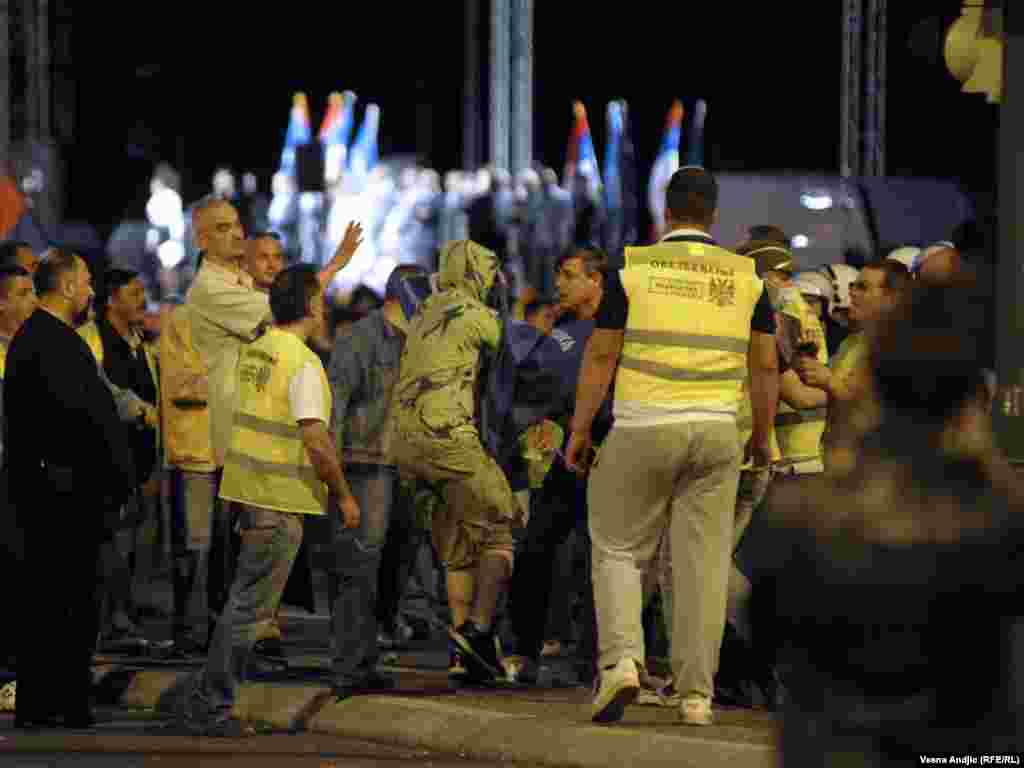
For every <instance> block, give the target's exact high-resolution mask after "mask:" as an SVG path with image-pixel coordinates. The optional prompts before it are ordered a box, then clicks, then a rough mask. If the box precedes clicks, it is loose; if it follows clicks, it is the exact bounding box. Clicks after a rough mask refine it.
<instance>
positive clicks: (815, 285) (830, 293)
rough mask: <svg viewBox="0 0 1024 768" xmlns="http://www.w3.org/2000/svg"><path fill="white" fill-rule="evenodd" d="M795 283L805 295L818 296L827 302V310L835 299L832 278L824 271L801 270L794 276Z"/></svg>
mask: <svg viewBox="0 0 1024 768" xmlns="http://www.w3.org/2000/svg"><path fill="white" fill-rule="evenodd" d="M793 285H794V287H796V289H797V290H799V291H800V293H802V294H803V295H804V296H817V297H818V298H819V299H823V300H824V302H825V311H826V312H827V311H829V308H830V307H831V306H832V302H833V300H834V299H835V290H834V289H833V287H832V280H831V279H830V278H829V277H828V276H826V275H825V273H824V272H817V271H813V270H812V271H808V272H800V273H798V274H797V275H796V277H794V278H793Z"/></svg>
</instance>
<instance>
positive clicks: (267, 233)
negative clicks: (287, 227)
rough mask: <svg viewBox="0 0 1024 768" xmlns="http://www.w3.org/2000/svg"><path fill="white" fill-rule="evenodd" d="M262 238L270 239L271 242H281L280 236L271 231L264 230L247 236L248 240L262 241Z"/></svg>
mask: <svg viewBox="0 0 1024 768" xmlns="http://www.w3.org/2000/svg"><path fill="white" fill-rule="evenodd" d="M263 238H270V239H271V240H276V241H277V242H279V243H280V242H281V235H279V234H278V233H277V232H275V231H274V230H272V229H264V230H261V231H259V232H253V233H252V234H251V235H249V239H250V240H262V239H263Z"/></svg>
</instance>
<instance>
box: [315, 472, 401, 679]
mask: <svg viewBox="0 0 1024 768" xmlns="http://www.w3.org/2000/svg"><path fill="white" fill-rule="evenodd" d="M345 477H346V479H347V480H348V484H349V487H350V488H351V489H352V495H353V496H355V498H356V501H357V502H358V504H359V512H360V517H359V527H358V528H354V529H347V528H345V527H344V526H343V524H342V520H341V513H340V512H339V511H338V505H337V500H335V499H331V502H330V504H329V505H328V513H327V514H328V516H329V517H330V519H331V530H332V540H333V542H334V568H333V571H334V573H333V575H334V579H332V582H333V583H334V584H336V586H335V594H334V595H332V598H333V600H332V616H331V621H332V624H333V630H334V642H335V648H334V664H333V673H334V682H335V684H336V685H351V684H353V683H358V682H359V681H360V680H361V679H363V678H365V677H366V676H367V675H368V674H369V673H370V672H372V671H373V669H374V667H375V666H376V665H377V659H378V658H379V656H380V651H379V649H378V648H377V629H378V627H377V572H378V569H379V568H380V561H381V553H382V551H383V550H384V542H385V540H386V539H387V533H388V525H389V523H390V521H391V512H392V507H393V506H394V503H395V500H396V499H397V497H398V472H397V470H396V469H395V468H394V467H383V466H376V465H371V464H350V465H348V466H347V467H346V468H345Z"/></svg>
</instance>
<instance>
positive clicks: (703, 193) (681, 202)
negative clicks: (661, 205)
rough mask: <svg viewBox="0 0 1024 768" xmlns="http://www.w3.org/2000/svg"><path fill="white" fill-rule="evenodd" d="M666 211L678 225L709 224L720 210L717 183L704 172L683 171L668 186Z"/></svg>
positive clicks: (677, 173)
mask: <svg viewBox="0 0 1024 768" xmlns="http://www.w3.org/2000/svg"><path fill="white" fill-rule="evenodd" d="M665 208H666V211H667V213H668V215H669V216H670V217H671V218H673V219H675V220H676V221H694V222H701V223H705V222H710V221H711V217H712V216H714V213H715V210H716V209H717V208H718V182H717V181H715V177H714V176H712V175H711V174H710V173H709V172H708V171H707V170H705V169H704V168H698V167H695V166H686V167H684V168H680V169H679V170H678V171H676V172H675V173H673V174H672V178H671V179H670V180H669V182H668V189H666V190H665Z"/></svg>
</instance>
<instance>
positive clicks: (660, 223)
mask: <svg viewBox="0 0 1024 768" xmlns="http://www.w3.org/2000/svg"><path fill="white" fill-rule="evenodd" d="M683 115H684V110H683V102H681V101H679V99H676V100H675V101H674V102H672V108H671V109H670V110H669V111H668V120H667V121H666V123H665V133H664V135H663V136H662V139H661V148H660V149H659V150H658V156H657V158H655V160H654V167H653V168H652V169H651V179H650V183H649V184H648V186H647V203H648V206H649V207H650V209H651V218H652V219H653V221H654V228H655V234H656V236H658V237H660V236H661V235H662V234H663V233H664V230H665V190H666V188H667V187H668V182H669V180H670V179H671V178H672V174H673V173H675V172H676V170H677V169H678V168H679V144H680V142H681V140H682V135H683Z"/></svg>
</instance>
